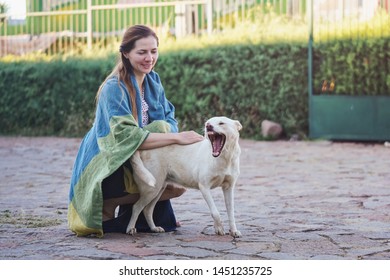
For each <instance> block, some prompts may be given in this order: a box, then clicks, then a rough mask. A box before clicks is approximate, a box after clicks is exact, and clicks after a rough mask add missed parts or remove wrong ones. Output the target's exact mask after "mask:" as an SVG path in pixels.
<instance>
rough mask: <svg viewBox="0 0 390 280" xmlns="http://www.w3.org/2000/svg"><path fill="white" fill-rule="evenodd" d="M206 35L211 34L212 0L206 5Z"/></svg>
mask: <svg viewBox="0 0 390 280" xmlns="http://www.w3.org/2000/svg"><path fill="white" fill-rule="evenodd" d="M206 21H207V35H211V33H213V0H208V1H207V3H206Z"/></svg>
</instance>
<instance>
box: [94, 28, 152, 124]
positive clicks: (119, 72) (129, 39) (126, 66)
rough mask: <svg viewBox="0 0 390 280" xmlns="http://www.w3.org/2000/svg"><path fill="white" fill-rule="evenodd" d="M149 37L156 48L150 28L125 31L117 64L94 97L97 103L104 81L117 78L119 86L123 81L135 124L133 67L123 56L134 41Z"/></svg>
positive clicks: (136, 113) (136, 116) (135, 106)
mask: <svg viewBox="0 0 390 280" xmlns="http://www.w3.org/2000/svg"><path fill="white" fill-rule="evenodd" d="M149 36H153V37H154V38H155V39H156V40H157V46H158V44H159V42H158V37H157V35H156V33H155V32H154V31H153V30H152V29H151V28H149V27H147V26H145V25H133V26H131V27H130V28H128V29H127V30H126V31H125V34H124V35H123V39H122V43H121V45H120V47H119V52H120V56H119V58H118V62H117V64H116V65H115V67H114V69H113V70H112V71H111V73H110V74H109V75H108V76H107V78H106V79H105V80H104V82H103V83H102V84H101V85H100V87H99V90H98V93H97V95H96V102H97V101H98V99H99V95H100V92H101V90H102V88H103V86H104V84H105V83H106V81H107V80H108V79H110V78H112V77H117V79H118V85H119V84H120V81H123V82H124V83H125V85H126V88H127V90H128V92H129V94H130V102H131V107H132V113H133V117H134V118H135V120H136V121H137V122H138V112H137V105H136V91H135V88H134V85H133V83H132V81H131V78H130V74H133V67H132V66H131V64H130V61H129V60H128V59H127V58H126V57H125V56H124V53H128V52H129V51H131V50H132V49H133V48H134V46H135V42H136V41H138V40H139V39H142V38H146V37H149Z"/></svg>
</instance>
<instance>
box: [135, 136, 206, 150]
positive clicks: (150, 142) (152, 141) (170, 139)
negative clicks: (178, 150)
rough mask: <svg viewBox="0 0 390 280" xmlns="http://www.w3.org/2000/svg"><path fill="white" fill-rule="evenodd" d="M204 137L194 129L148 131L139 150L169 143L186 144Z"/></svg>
mask: <svg viewBox="0 0 390 280" xmlns="http://www.w3.org/2000/svg"><path fill="white" fill-rule="evenodd" d="M203 139H204V138H203V136H202V135H200V134H198V133H196V132H195V131H183V132H179V133H149V135H148V137H147V138H146V139H145V141H144V142H143V143H142V144H141V146H139V149H140V150H149V149H155V148H160V147H164V146H168V145H171V144H179V145H188V144H193V143H196V142H199V141H202V140H203Z"/></svg>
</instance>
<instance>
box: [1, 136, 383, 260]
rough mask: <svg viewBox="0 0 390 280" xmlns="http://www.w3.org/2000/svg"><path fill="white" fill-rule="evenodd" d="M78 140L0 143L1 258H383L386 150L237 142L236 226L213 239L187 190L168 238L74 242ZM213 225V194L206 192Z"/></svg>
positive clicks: (202, 208)
mask: <svg viewBox="0 0 390 280" xmlns="http://www.w3.org/2000/svg"><path fill="white" fill-rule="evenodd" d="M79 142H80V139H67V138H13V137H1V138H0V158H1V161H0V170H1V173H0V259H3V260H14V259H37V260H41V259H43V260H51V259H75V260H78V259H143V260H148V259H154V260H158V259H168V260H170V259H183V260H185V259H219V260H220V259H269V260H283V259H284V260H294V259H300V260H308V259H321V260H327V259H332V260H338V259H347V260H355V259H377V260H379V259H390V149H389V148H387V147H385V146H384V145H383V144H380V143H378V144H362V143H331V142H327V141H318V142H317V141H312V142H287V141H277V142H255V141H249V140H242V141H241V147H242V156H241V176H240V179H239V181H238V186H237V189H236V199H235V201H236V219H237V224H238V227H239V229H240V230H241V232H242V233H243V237H242V238H239V239H233V238H231V237H230V236H215V235H214V234H213V229H212V219H211V217H210V215H209V212H208V209H207V206H206V203H205V202H204V201H203V198H202V197H201V194H200V193H199V192H198V191H196V190H188V191H187V192H186V193H185V194H184V195H183V196H182V197H180V198H178V199H174V200H172V203H173V207H174V209H175V213H176V216H177V219H178V220H180V221H181V223H182V227H181V228H180V229H179V230H178V231H177V232H175V233H164V234H141V233H140V234H137V235H136V236H135V237H132V236H127V235H124V234H106V235H105V237H104V238H100V239H99V238H95V237H76V236H75V235H74V234H73V233H72V232H70V231H69V230H68V229H67V220H66V214H67V202H68V188H69V177H70V174H71V168H72V164H73V160H74V157H75V154H76V152H77V148H78V145H79ZM213 195H214V197H215V198H216V200H217V205H218V207H219V209H220V210H221V214H222V218H223V219H224V221H225V222H226V219H227V217H226V211H225V208H224V204H223V199H222V192H221V190H220V189H215V190H213Z"/></svg>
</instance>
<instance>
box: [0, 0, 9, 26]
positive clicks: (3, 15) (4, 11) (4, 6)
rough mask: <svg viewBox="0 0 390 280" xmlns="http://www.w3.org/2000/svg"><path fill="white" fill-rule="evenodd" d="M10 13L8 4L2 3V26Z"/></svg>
mask: <svg viewBox="0 0 390 280" xmlns="http://www.w3.org/2000/svg"><path fill="white" fill-rule="evenodd" d="M7 12H8V6H7V4H6V3H2V2H0V24H1V25H2V24H3V22H4V21H5V18H6V15H5V14H6V13H7Z"/></svg>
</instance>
